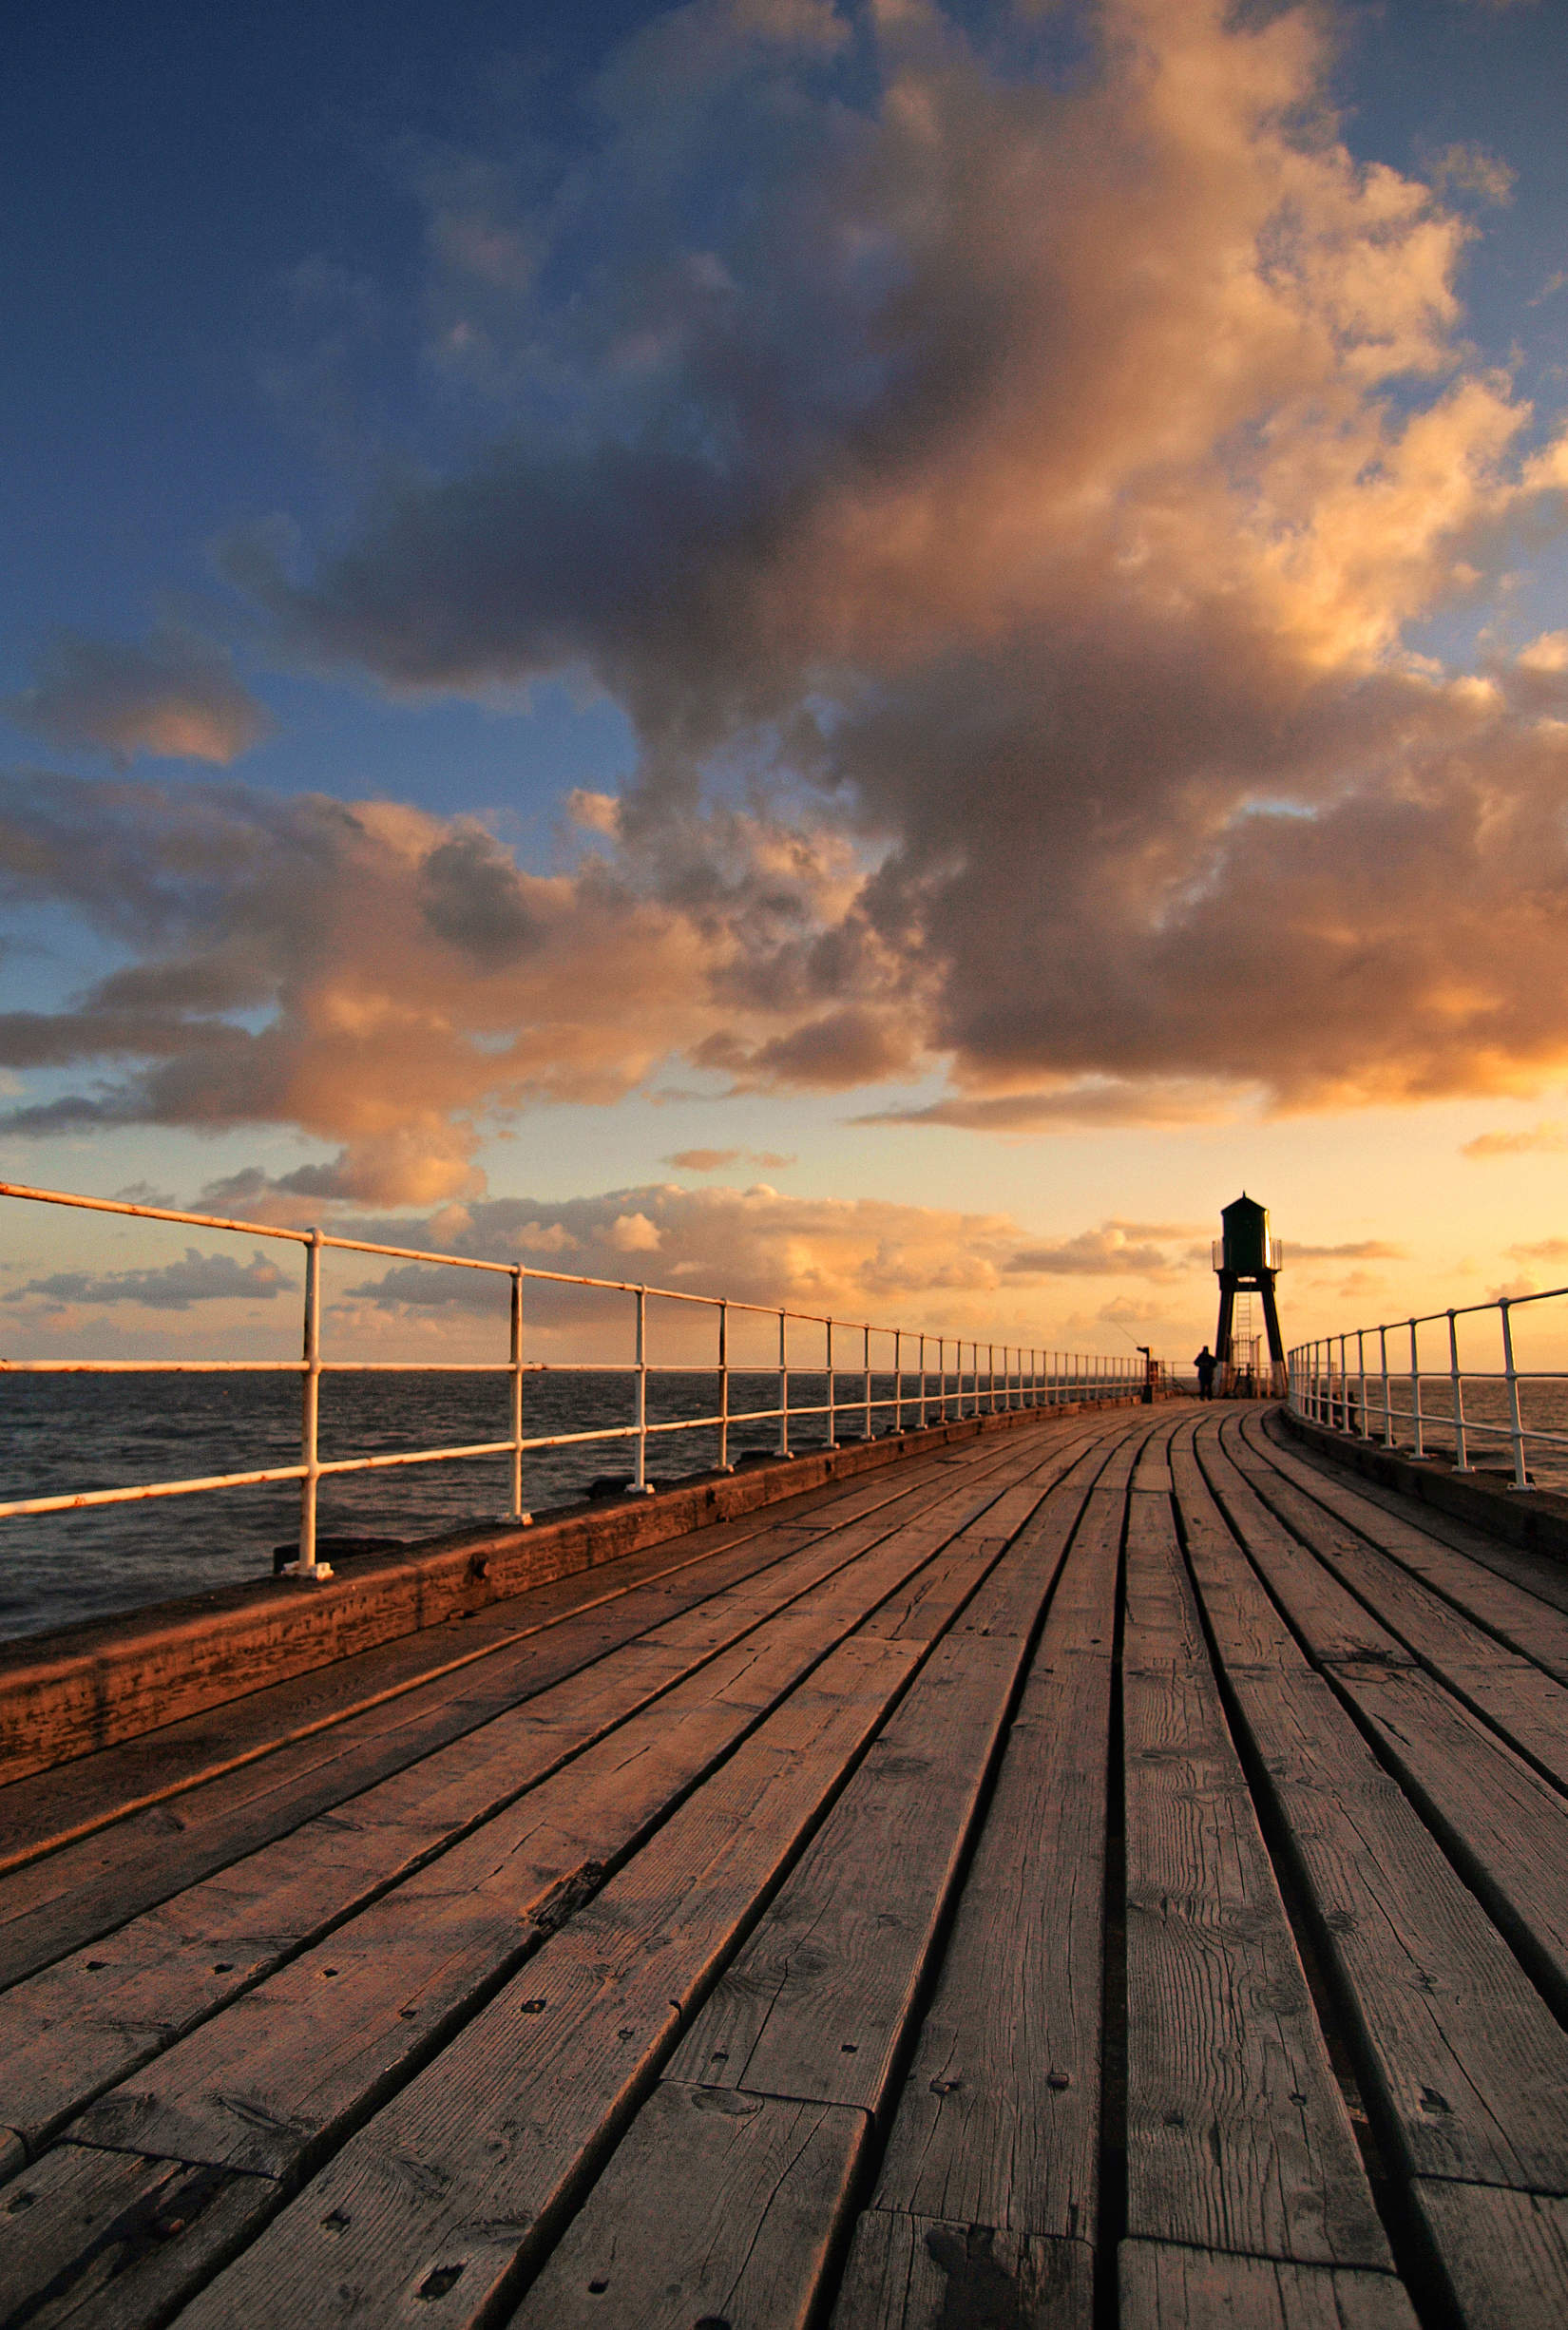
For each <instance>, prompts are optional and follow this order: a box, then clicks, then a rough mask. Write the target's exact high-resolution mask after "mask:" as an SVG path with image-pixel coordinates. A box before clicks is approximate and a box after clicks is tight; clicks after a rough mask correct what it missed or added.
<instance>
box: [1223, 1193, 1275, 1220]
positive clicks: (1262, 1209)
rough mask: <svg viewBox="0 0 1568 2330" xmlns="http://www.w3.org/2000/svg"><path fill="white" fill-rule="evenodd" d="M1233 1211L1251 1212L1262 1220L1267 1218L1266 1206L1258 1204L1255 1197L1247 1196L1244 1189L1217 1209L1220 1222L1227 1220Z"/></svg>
mask: <svg viewBox="0 0 1568 2330" xmlns="http://www.w3.org/2000/svg"><path fill="white" fill-rule="evenodd" d="M1233 1213H1241V1214H1252V1215H1254V1216H1256V1217H1258V1218H1260V1219H1261V1220H1263V1221H1267V1220H1268V1218H1269V1209H1268V1207H1267V1206H1260V1205H1259V1204H1258V1202H1257V1199H1256V1198H1255V1197H1249V1196H1248V1194H1247V1193H1246V1191H1245V1190H1243V1191H1242V1193H1241V1195H1240V1196H1239V1197H1233V1198H1232V1200H1231V1202H1230V1204H1229V1205H1228V1206H1221V1207H1220V1209H1219V1218H1220V1220H1221V1221H1222V1222H1228V1221H1229V1220H1230V1219H1231V1216H1232V1215H1233Z"/></svg>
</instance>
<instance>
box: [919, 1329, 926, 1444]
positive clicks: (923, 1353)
mask: <svg viewBox="0 0 1568 2330" xmlns="http://www.w3.org/2000/svg"><path fill="white" fill-rule="evenodd" d="M920 1428H921V1430H922V1431H923V1432H924V1431H925V1429H926V1338H925V1336H924V1335H922V1336H921V1338H920Z"/></svg>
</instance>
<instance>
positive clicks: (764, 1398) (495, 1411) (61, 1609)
mask: <svg viewBox="0 0 1568 2330" xmlns="http://www.w3.org/2000/svg"><path fill="white" fill-rule="evenodd" d="M777 1389H778V1384H777V1378H776V1376H773V1375H767V1374H758V1375H755V1376H754V1375H751V1374H742V1373H740V1372H739V1371H736V1373H735V1374H734V1375H732V1377H731V1383H730V1404H731V1408H732V1410H734V1411H736V1412H739V1411H741V1410H744V1409H747V1408H754V1409H756V1408H767V1407H772V1406H774V1405H775V1404H776V1401H777ZM917 1389H918V1386H916V1385H913V1384H912V1383H911V1382H910V1381H909V1380H908V1379H906V1383H905V1397H906V1399H908V1398H909V1397H910V1396H911V1394H912V1393H914V1392H916V1391H917ZM933 1389H934V1386H933ZM892 1392H893V1384H892V1379H891V1377H890V1376H885V1377H878V1378H876V1379H874V1380H873V1385H872V1395H873V1398H875V1399H879V1400H887V1399H890V1398H891V1397H892ZM862 1396H863V1385H862V1379H861V1377H859V1376H855V1377H853V1378H849V1377H846V1378H843V1379H841V1380H840V1382H839V1383H838V1385H837V1398H838V1401H839V1403H840V1404H841V1405H842V1407H843V1408H844V1410H845V1414H844V1416H843V1417H842V1418H841V1420H840V1437H841V1438H843V1437H847V1436H848V1435H849V1434H850V1432H851V1431H854V1430H859V1429H860V1428H862V1424H863V1414H862V1413H860V1412H857V1410H856V1408H855V1405H854V1404H855V1403H857V1402H859V1401H860V1399H861V1398H862ZM633 1398H634V1390H633V1385H632V1382H631V1379H630V1378H629V1377H627V1376H626V1375H624V1374H620V1375H616V1374H605V1375H602V1376H601V1375H597V1374H573V1375H570V1376H566V1375H563V1376H559V1377H551V1376H549V1375H547V1374H545V1375H538V1376H530V1377H529V1378H528V1380H527V1384H526V1391H525V1416H524V1426H523V1429H524V1434H525V1436H526V1437H535V1436H538V1437H544V1436H545V1435H547V1434H550V1433H556V1432H574V1431H595V1430H602V1429H605V1428H607V1427H609V1426H611V1425H614V1424H620V1423H625V1422H626V1421H627V1420H628V1419H629V1417H630V1416H631V1413H632V1406H633ZM790 1398H791V1405H792V1407H799V1408H808V1407H811V1406H813V1405H816V1404H821V1403H823V1402H825V1401H826V1398H827V1380H826V1378H825V1377H824V1376H821V1375H817V1376H813V1375H810V1374H801V1373H795V1374H792V1378H791V1388H790ZM0 1399H3V1401H4V1415H5V1422H6V1432H5V1444H6V1447H7V1449H8V1452H9V1453H8V1461H7V1464H6V1469H5V1486H4V1489H3V1490H0V1496H3V1497H4V1498H5V1499H8V1500H9V1499H12V1498H29V1497H53V1496H69V1495H75V1494H80V1493H81V1492H82V1491H84V1490H87V1489H102V1488H119V1487H123V1486H129V1485H131V1484H133V1483H139V1482H150V1481H155V1480H187V1479H198V1478H201V1477H202V1476H204V1475H211V1474H215V1473H235V1472H252V1471H258V1470H259V1469H261V1468H262V1467H264V1466H267V1465H272V1464H293V1463H297V1462H298V1461H299V1385H298V1379H297V1377H295V1376H265V1375H255V1376H227V1377H221V1376H200V1375H145V1376H126V1375H115V1376H110V1375H100V1376H91V1375H80V1376H70V1375H58V1376H11V1377H9V1378H8V1379H7V1381H6V1383H5V1385H4V1386H3V1389H0ZM718 1399H719V1392H718V1379H717V1375H705V1374H692V1375H679V1376H666V1377H661V1376H660V1375H659V1374H657V1373H651V1374H650V1376H649V1382H648V1421H649V1423H662V1422H671V1421H675V1420H677V1419H679V1418H680V1417H698V1416H711V1415H713V1414H714V1413H715V1412H716V1410H717V1406H718ZM873 1421H874V1423H876V1425H877V1426H878V1427H879V1428H886V1427H887V1425H888V1424H889V1423H890V1421H891V1417H890V1412H884V1413H882V1414H879V1415H876V1416H875V1417H874V1419H873ZM909 1421H911V1422H912V1421H913V1413H912V1411H911V1414H910V1417H909ZM508 1428H509V1427H508V1422H507V1382H506V1379H505V1377H504V1376H501V1375H462V1376H422V1375H419V1374H416V1373H413V1372H411V1373H409V1374H407V1375H404V1374H403V1373H401V1372H397V1373H389V1374H376V1375H343V1376H332V1375H328V1376H327V1377H326V1378H324V1379H323V1382H322V1386H321V1442H320V1444H321V1456H322V1460H323V1461H330V1460H331V1459H332V1458H334V1457H351V1456H372V1455H383V1454H389V1453H392V1451H395V1450H413V1449H421V1448H436V1447H441V1446H461V1445H465V1444H468V1443H472V1442H488V1441H498V1440H505V1439H506V1438H507V1432H508ZM777 1433H778V1428H777V1425H776V1423H755V1424H736V1425H735V1426H734V1427H732V1430H731V1434H730V1453H731V1456H732V1458H733V1457H737V1456H741V1455H744V1454H745V1453H747V1452H748V1451H749V1450H754V1449H756V1450H760V1449H768V1448H772V1447H774V1446H775V1445H776V1443H777ZM824 1436H825V1427H824V1421H823V1419H821V1418H820V1417H811V1418H807V1419H806V1420H805V1421H804V1422H803V1423H802V1425H801V1428H800V1431H799V1433H798V1434H797V1435H796V1444H797V1445H803V1444H805V1443H807V1442H811V1441H813V1440H817V1441H819V1440H821V1439H822V1438H823V1437H824ZM634 1455H635V1448H634V1442H633V1441H632V1440H631V1439H630V1438H629V1437H628V1438H627V1439H624V1440H605V1441H596V1442H589V1443H588V1444H586V1445H585V1446H579V1447H573V1448H554V1449H540V1450H537V1451H533V1452H528V1453H526V1454H525V1457H524V1476H523V1484H524V1492H523V1493H524V1504H525V1507H526V1508H527V1509H530V1510H532V1511H533V1512H535V1513H539V1512H543V1511H546V1510H548V1509H549V1508H551V1507H554V1506H559V1505H564V1504H570V1503H572V1502H574V1501H576V1500H577V1499H581V1498H582V1497H583V1495H584V1494H585V1493H586V1491H587V1488H588V1485H589V1483H590V1482H591V1481H593V1480H600V1479H603V1478H605V1477H606V1476H610V1475H614V1474H617V1473H620V1474H622V1475H624V1476H626V1477H629V1476H630V1473H631V1469H632V1465H633V1461H634ZM717 1461H718V1435H717V1431H711V1430H706V1429H699V1430H696V1431H692V1432H680V1433H671V1434H667V1435H664V1434H661V1435H660V1436H658V1437H657V1438H655V1439H653V1440H650V1442H649V1444H648V1474H649V1478H650V1479H651V1480H656V1481H657V1480H673V1479H676V1478H679V1476H681V1475H684V1474H690V1473H697V1472H702V1471H705V1470H708V1469H711V1468H712V1467H713V1466H714V1465H715V1464H716V1463H717ZM509 1483H510V1468H509V1462H508V1460H507V1458H506V1457H500V1458H495V1459H490V1458H472V1459H466V1460H464V1461H461V1462H453V1463H440V1464H420V1465H410V1466H408V1467H398V1468H397V1469H395V1470H391V1471H387V1472H380V1473H358V1474H354V1473H350V1474H346V1475H342V1476H339V1477H336V1478H333V1477H330V1476H329V1478H328V1479H326V1480H323V1481H322V1483H321V1487H320V1504H319V1513H318V1520H317V1527H318V1531H319V1534H320V1535H321V1536H322V1537H395V1538H401V1539H404V1540H406V1541H407V1542H409V1543H416V1542H418V1541H419V1540H421V1539H423V1538H427V1537H438V1536H440V1535H441V1534H442V1533H443V1532H444V1531H447V1530H452V1529H462V1528H469V1527H473V1528H481V1527H485V1526H487V1525H488V1524H489V1523H492V1522H498V1521H505V1519H506V1518H507V1513H508V1510H509V1494H510V1490H509ZM298 1514H299V1489H298V1484H297V1482H296V1481H283V1482H279V1483H277V1485H275V1486H269V1487H260V1488H245V1489H222V1490H214V1491H211V1492H206V1493H202V1494H201V1495H196V1496H188V1497H172V1498H156V1499H148V1500H147V1501H146V1502H143V1503H134V1504H122V1505H109V1506H100V1507H98V1508H96V1509H92V1508H89V1509H88V1510H86V1511H85V1512H75V1513H53V1514H30V1515H21V1516H18V1517H16V1518H10V1519H0V1639H9V1638H10V1637H13V1636H16V1635H21V1634H31V1633H40V1632H42V1631H44V1630H46V1629H48V1628H52V1627H58V1626H66V1625H69V1624H72V1623H73V1622H75V1621H76V1620H79V1619H84V1618H92V1617H99V1616H104V1615H105V1614H109V1613H111V1612H114V1611H121V1610H131V1609H136V1608H138V1607H140V1606H141V1605H143V1604H145V1603H149V1602H157V1601H163V1600H166V1599H168V1598H169V1597H170V1596H173V1595H185V1594H196V1593H200V1592H202V1591H203V1590H205V1589H207V1588H210V1587H214V1586H221V1585H232V1584H235V1583H237V1582H239V1580H242V1579H245V1578H254V1577H258V1576H270V1575H271V1573H272V1554H273V1548H274V1547H275V1546H276V1545H280V1544H282V1543H284V1542H285V1541H287V1540H289V1539H292V1538H293V1537H295V1536H296V1533H297V1530H298Z"/></svg>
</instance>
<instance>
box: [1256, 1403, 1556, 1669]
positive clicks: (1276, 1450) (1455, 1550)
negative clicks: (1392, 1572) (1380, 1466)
mask: <svg viewBox="0 0 1568 2330" xmlns="http://www.w3.org/2000/svg"><path fill="white" fill-rule="evenodd" d="M1242 1429H1243V1431H1244V1433H1245V1434H1246V1437H1247V1439H1248V1441H1249V1442H1250V1444H1251V1445H1252V1447H1253V1448H1254V1449H1255V1450H1256V1451H1257V1452H1258V1453H1259V1454H1260V1455H1261V1456H1264V1457H1266V1458H1267V1460H1268V1461H1269V1462H1270V1463H1272V1464H1273V1465H1275V1466H1276V1467H1277V1468H1278V1469H1279V1471H1281V1472H1282V1473H1283V1474H1284V1475H1285V1476H1286V1478H1287V1479H1288V1480H1293V1481H1294V1482H1295V1483H1296V1485H1297V1486H1298V1487H1299V1488H1303V1489H1305V1490H1306V1491H1307V1493H1308V1495H1309V1496H1311V1497H1313V1498H1315V1499H1317V1500H1318V1502H1319V1503H1321V1504H1323V1505H1325V1506H1326V1507H1327V1508H1328V1510H1329V1512H1330V1513H1335V1514H1337V1515H1338V1516H1339V1517H1340V1518H1341V1519H1342V1520H1347V1521H1348V1522H1349V1523H1350V1526H1351V1527H1352V1528H1353V1529H1358V1530H1359V1531H1360V1532H1361V1534H1362V1535H1363V1536H1364V1537H1369V1538H1370V1539H1371V1541H1372V1543H1373V1544H1375V1545H1381V1546H1382V1547H1383V1548H1384V1550H1385V1551H1386V1552H1387V1553H1391V1554H1392V1555H1394V1557H1395V1558H1396V1559H1398V1560H1400V1561H1403V1562H1405V1566H1406V1567H1407V1568H1408V1569H1410V1570H1412V1571H1413V1572H1414V1573H1415V1575H1416V1576H1421V1577H1425V1578H1427V1579H1428V1582H1429V1583H1431V1584H1433V1585H1435V1586H1437V1587H1438V1588H1439V1590H1440V1591H1441V1592H1444V1593H1447V1592H1449V1591H1450V1582H1449V1581H1450V1580H1451V1581H1452V1592H1453V1598H1454V1600H1455V1603H1456V1606H1457V1607H1458V1608H1461V1609H1468V1610H1470V1612H1471V1614H1472V1615H1473V1616H1476V1617H1479V1618H1481V1619H1482V1622H1483V1623H1485V1624H1488V1625H1493V1626H1494V1627H1495V1628H1496V1630H1497V1632H1498V1633H1501V1635H1502V1636H1503V1638H1504V1639H1505V1640H1507V1641H1511V1642H1512V1643H1513V1645H1514V1648H1515V1649H1516V1650H1520V1651H1523V1652H1525V1653H1526V1655H1527V1656H1529V1657H1532V1658H1539V1659H1540V1661H1541V1663H1542V1664H1543V1665H1544V1666H1547V1667H1550V1668H1551V1669H1552V1670H1553V1671H1555V1672H1558V1674H1559V1676H1560V1677H1563V1678H1568V1575H1565V1573H1564V1569H1563V1565H1562V1563H1561V1562H1560V1561H1559V1560H1558V1559H1557V1558H1556V1557H1554V1556H1553V1555H1550V1554H1541V1553H1535V1552H1532V1551H1531V1550H1530V1549H1529V1548H1527V1547H1524V1546H1517V1545H1509V1544H1507V1543H1506V1542H1505V1541H1504V1540H1503V1539H1502V1538H1501V1537H1487V1536H1486V1535H1485V1534H1484V1533H1483V1532H1482V1530H1480V1529H1474V1528H1471V1527H1470V1526H1469V1524H1468V1523H1467V1522H1464V1521H1462V1520H1460V1519H1459V1518H1457V1517H1456V1516H1454V1515H1452V1514H1448V1513H1443V1512H1440V1511H1439V1510H1438V1509H1437V1507H1435V1506H1432V1505H1422V1506H1420V1507H1412V1505H1411V1502H1410V1499H1408V1498H1407V1497H1405V1496H1402V1495H1401V1493H1400V1492H1399V1491H1398V1490H1397V1489H1387V1488H1385V1487H1383V1486H1382V1484H1381V1483H1380V1482H1378V1481H1375V1480H1366V1479H1364V1478H1362V1477H1361V1476H1360V1475H1348V1474H1345V1473H1343V1472H1341V1471H1340V1469H1339V1468H1338V1467H1337V1466H1336V1465H1334V1464H1331V1463H1329V1462H1328V1461H1325V1460H1323V1459H1321V1458H1319V1457H1318V1456H1317V1454H1316V1452H1315V1451H1313V1450H1310V1449H1307V1448H1304V1447H1302V1446H1301V1445H1300V1443H1299V1442H1295V1441H1293V1440H1291V1439H1289V1438H1288V1437H1287V1436H1286V1434H1285V1432H1284V1428H1283V1427H1282V1426H1281V1425H1279V1424H1277V1423H1275V1422H1274V1419H1273V1417H1272V1415H1264V1416H1260V1417H1248V1418H1246V1419H1245V1420H1244V1421H1243V1425H1242ZM1456 1557H1457V1558H1456ZM1499 1584H1501V1586H1502V1587H1503V1588H1504V1591H1503V1592H1502V1593H1501V1594H1498V1595H1496V1596H1495V1598H1494V1596H1493V1588H1494V1586H1496V1585H1499ZM1472 1597H1474V1598H1473V1600H1472ZM1543 1605H1544V1608H1543ZM1516 1626H1517V1627H1518V1629H1519V1632H1518V1633H1516V1632H1515V1629H1516Z"/></svg>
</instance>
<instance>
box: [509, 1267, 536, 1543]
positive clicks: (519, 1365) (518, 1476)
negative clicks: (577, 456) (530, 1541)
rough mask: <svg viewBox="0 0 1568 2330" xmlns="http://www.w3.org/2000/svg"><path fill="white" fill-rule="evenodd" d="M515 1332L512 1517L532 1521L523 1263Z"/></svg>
mask: <svg viewBox="0 0 1568 2330" xmlns="http://www.w3.org/2000/svg"><path fill="white" fill-rule="evenodd" d="M511 1325H512V1331H511V1375H510V1380H509V1383H508V1385H507V1388H508V1390H509V1392H510V1394H511V1425H512V1518H513V1520H514V1521H520V1522H521V1521H531V1520H532V1518H533V1515H532V1514H531V1513H525V1512H524V1510H523V1266H522V1264H521V1263H518V1264H517V1265H516V1266H515V1267H514V1269H513V1270H512V1323H511Z"/></svg>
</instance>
